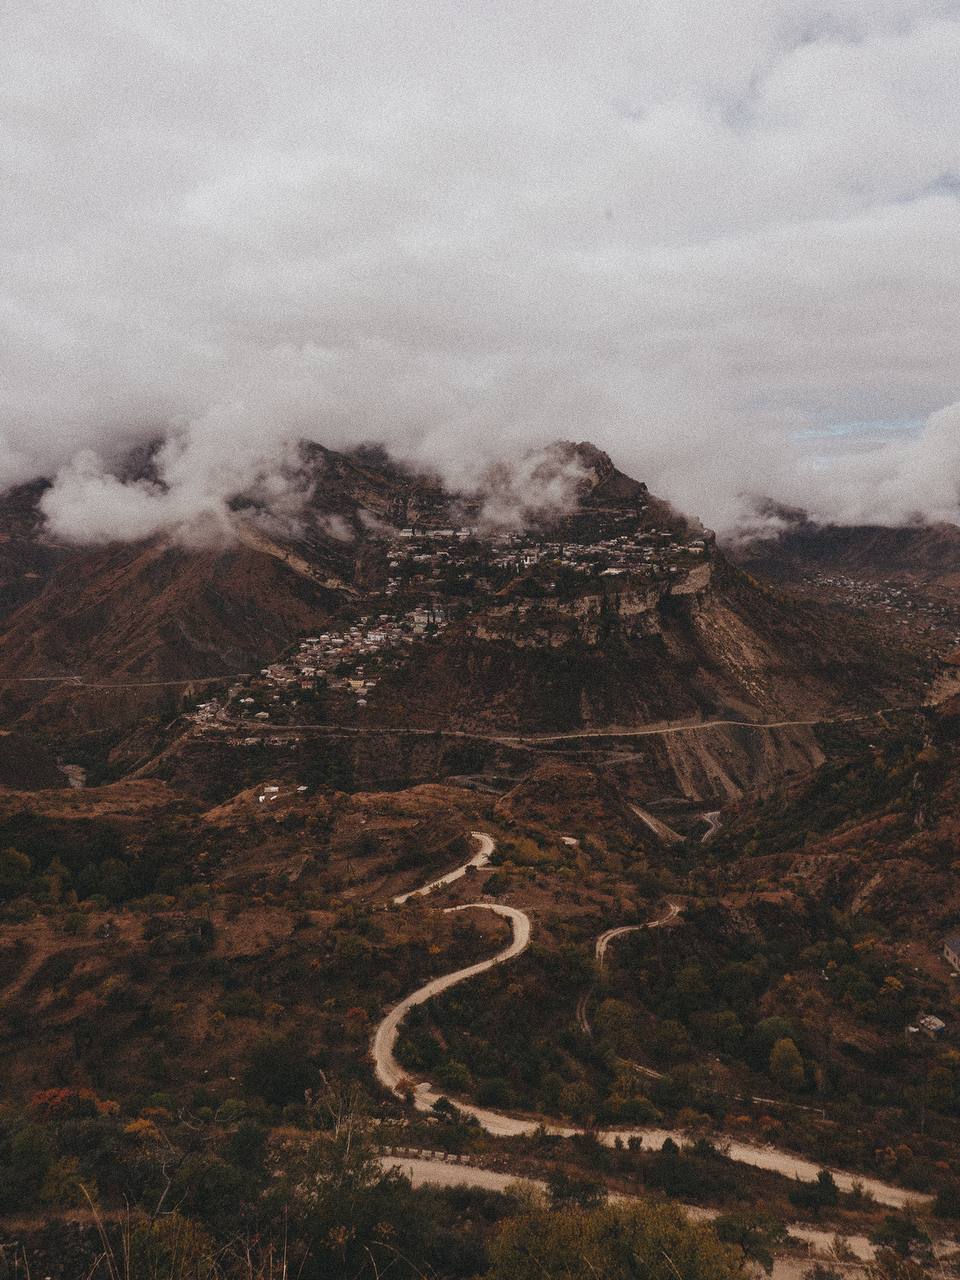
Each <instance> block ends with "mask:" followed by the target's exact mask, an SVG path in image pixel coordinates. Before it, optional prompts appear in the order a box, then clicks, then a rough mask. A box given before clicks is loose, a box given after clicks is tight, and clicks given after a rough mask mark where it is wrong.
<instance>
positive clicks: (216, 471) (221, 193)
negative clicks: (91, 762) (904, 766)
mask: <svg viewBox="0 0 960 1280" xmlns="http://www.w3.org/2000/svg"><path fill="white" fill-rule="evenodd" d="M0 25H2V29H0V154H2V163H3V179H4V180H3V182H2V184H0V485H3V484H9V483H12V482H15V481H18V480H21V479H24V478H27V477H29V476H31V475H34V474H36V473H37V472H45V473H53V472H58V473H59V480H58V486H57V488H56V489H55V491H54V492H55V497H54V499H53V502H52V505H51V510H52V511H53V512H54V515H55V517H57V518H59V519H60V520H61V524H62V529H61V531H62V532H70V530H71V528H73V532H74V533H75V534H77V536H80V534H82V532H83V526H84V518H85V516H84V513H85V511H86V512H87V513H88V514H89V513H90V512H92V511H95V510H99V511H100V513H101V515H100V517H98V518H99V519H100V523H101V525H102V523H103V515H102V513H103V512H104V511H106V512H107V513H108V517H109V519H110V520H114V519H115V520H116V521H117V528H118V531H121V532H127V531H132V532H135V533H137V532H144V531H150V530H151V529H152V528H154V527H158V526H162V525H163V524H164V523H173V524H176V523H178V522H181V521H183V520H184V519H187V518H189V516H190V514H191V513H192V512H193V511H195V510H196V509H198V508H204V507H205V506H210V505H211V504H212V505H213V506H216V504H217V503H222V500H223V497H224V495H225V494H227V493H229V492H230V491H231V490H233V489H235V488H236V487H237V486H238V485H242V484H243V483H244V482H245V479H246V478H247V477H248V476H249V475H252V474H254V473H257V472H261V471H263V470H264V468H266V469H267V470H269V469H270V467H271V466H272V464H273V460H274V459H280V460H282V458H283V456H284V447H285V442H287V441H289V440H290V439H293V438H296V437H297V436H301V435H303V436H309V437H311V438H314V439H317V440H320V441H323V442H325V443H329V444H332V445H334V446H336V445H338V444H344V443H347V442H351V441H357V440H362V439H379V440H385V441H387V442H388V443H390V444H391V445H392V447H393V448H395V449H396V450H397V451H399V452H400V453H402V454H404V455H405V456H408V457H412V458H415V459H420V460H426V461H429V462H430V463H431V464H433V465H435V466H440V467H442V468H443V469H444V470H445V471H446V472H447V473H448V474H449V475H450V476H451V477H453V478H454V479H456V478H467V479H469V477H470V475H472V474H474V473H475V471H476V468H477V467H478V465H479V464H480V462H481V461H482V460H483V459H486V458H488V457H490V456H495V455H497V454H499V453H508V452H509V451H511V450H514V449H516V448H517V447H519V446H521V445H528V444H536V443H540V442H543V441H547V440H551V439H554V438H557V437H563V438H575V439H590V440H593V441H594V442H595V443H597V444H599V445H601V446H602V447H604V448H606V449H608V450H609V451H610V453H611V454H612V455H613V456H614V459H615V460H616V461H617V462H618V463H619V464H620V465H622V466H623V467H625V468H626V469H627V470H630V471H631V472H633V473H634V474H636V475H639V476H640V477H642V478H644V479H646V480H647V481H648V483H650V485H651V487H652V488H654V489H656V490H657V491H659V492H662V493H664V494H666V495H667V496H669V497H671V498H673V499H675V500H676V501H677V502H678V503H680V504H681V505H682V506H683V507H685V508H686V509H687V510H688V511H690V512H691V513H693V514H697V515H700V516H701V517H703V518H704V519H705V520H707V521H708V522H710V523H712V524H714V525H717V526H720V527H727V526H729V525H731V524H732V523H734V522H735V521H736V520H737V519H738V517H739V516H740V515H741V514H742V513H743V512H744V511H745V510H748V509H749V506H750V503H751V501H752V500H753V498H754V496H755V495H758V494H761V495H767V494H769V495H771V496H773V497H775V498H778V499H783V500H787V501H792V502H800V503H802V504H803V505H805V506H807V507H808V508H810V509H811V510H812V511H814V512H815V513H816V514H818V515H820V516H822V517H824V518H827V517H831V518H838V519H844V520H860V519H887V520H899V519H904V518H910V517H911V516H913V515H915V514H917V513H922V514H924V515H926V516H928V517H930V518H940V517H944V516H947V517H950V516H953V515H956V514H957V510H956V505H957V493H958V483H960V407H958V402H960V360H958V355H960V305H958V300H960V217H958V214H960V203H958V198H960V93H958V91H957V86H958V83H960V3H957V2H954V0H837V2H836V3H819V2H816V0H785V2H784V3H779V2H778V0H727V2H726V3H724V4H716V3H712V2H710V0H634V2H632V3H626V2H621V0H593V2H592V3H590V4H585V3H583V2H582V0H578V2H577V3H572V2H570V0H550V2H549V3H547V2H546V0H542V2H541V0H509V2H507V0H483V2H482V3H470V2H469V0H455V2H454V0H430V3H426V2H420V0H383V2H380V0H284V2H283V3H282V4H277V3H276V2H275V0H270V3H266V2H265V0H229V2H228V0H179V2H178V3H177V4H176V5H170V4H163V5H159V4H154V3H152V2H151V0H99V2H98V0H29V2H28V0H10V2H9V3H8V4H7V5H6V6H5V7H4V11H3V17H2V19H0ZM158 433H160V434H163V435H164V436H166V437H168V438H169V441H170V443H169V445H168V447H167V449H166V451H165V454H164V467H165V469H166V478H167V480H168V483H169V490H168V492H167V493H165V494H157V493H153V494H149V493H145V492H143V491H140V490H135V491H132V492H129V491H126V490H120V487H119V485H117V484H114V483H113V482H111V481H110V480H109V479H105V478H104V469H105V468H107V469H108V468H109V465H110V458H111V456H113V455H114V454H115V453H116V451H117V450H118V449H120V448H122V447H124V446H125V445H126V444H128V443H131V442H133V441H136V440H137V439H142V438H144V437H146V436H155V435H157V434H158ZM90 450H93V451H94V455H95V456H91V454H90V453H89V452H88V451H90ZM278 487H281V486H279V485H278ZM58 494H59V495H61V496H62V498H63V501H62V502H61V503H60V506H59V507H58V506H57V497H56V495H58ZM58 513H59V514H58ZM71 522H72V523H71Z"/></svg>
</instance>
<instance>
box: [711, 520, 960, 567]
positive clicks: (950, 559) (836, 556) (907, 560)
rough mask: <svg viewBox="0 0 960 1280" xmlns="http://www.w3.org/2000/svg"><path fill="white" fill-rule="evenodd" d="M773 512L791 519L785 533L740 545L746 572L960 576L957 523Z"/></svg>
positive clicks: (737, 554)
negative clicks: (851, 520) (854, 521)
mask: <svg viewBox="0 0 960 1280" xmlns="http://www.w3.org/2000/svg"><path fill="white" fill-rule="evenodd" d="M772 514H775V515H777V516H778V517H780V518H781V519H782V520H784V521H786V523H785V527H784V528H783V529H782V531H781V532H780V533H779V534H777V535H776V536H775V537H769V538H767V537H764V538H757V539H754V540H751V541H747V542H744V543H740V544H738V545H736V546H735V547H733V548H732V549H731V552H732V554H733V555H734V556H735V558H736V559H737V561H738V563H740V564H742V565H743V566H744V567H745V568H748V569H750V570H751V571H754V572H757V573H761V574H763V575H765V576H768V577H771V578H774V579H782V580H793V579H796V578H798V577H801V576H802V575H804V574H806V573H810V572H814V571H821V572H833V573H850V574H854V575H868V576H881V577H889V576H891V575H899V574H904V575H907V576H909V577H911V578H914V579H916V580H917V581H920V582H936V581H938V580H942V579H953V575H956V574H957V573H958V572H960V528H958V527H957V526H956V525H953V524H929V525H928V524H915V525H899V526H895V525H836V524H815V523H814V522H813V521H811V520H810V519H808V518H807V517H806V516H805V515H804V514H803V513H802V512H797V511H784V510H781V509H776V510H775V511H774V512H773V513H772ZM953 585H954V586H955V585H956V580H955V579H954V580H953Z"/></svg>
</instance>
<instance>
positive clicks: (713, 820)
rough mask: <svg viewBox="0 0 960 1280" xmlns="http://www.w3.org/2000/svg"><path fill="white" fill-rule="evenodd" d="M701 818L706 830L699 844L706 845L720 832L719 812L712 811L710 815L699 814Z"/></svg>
mask: <svg viewBox="0 0 960 1280" xmlns="http://www.w3.org/2000/svg"><path fill="white" fill-rule="evenodd" d="M701 817H702V818H703V820H704V822H705V823H706V824H707V829H706V831H705V832H704V833H703V835H702V836H701V837H700V843H701V844H708V843H709V842H710V841H711V840H712V839H713V837H714V836H715V835H716V834H717V832H718V831H719V830H720V825H721V824H720V810H719V809H714V810H713V812H712V813H704V814H701Z"/></svg>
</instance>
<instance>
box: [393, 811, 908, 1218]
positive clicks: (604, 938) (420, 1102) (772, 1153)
mask: <svg viewBox="0 0 960 1280" xmlns="http://www.w3.org/2000/svg"><path fill="white" fill-rule="evenodd" d="M476 834H478V835H479V834H482V833H476ZM488 838H489V837H488ZM492 844H493V842H492V840H491V846H492ZM491 851H492V849H491ZM458 870H459V868H458ZM426 887H427V886H424V888H426ZM477 910H480V911H493V912H495V913H496V914H497V915H499V916H502V917H503V918H504V919H506V920H509V921H510V924H511V927H512V930H513V938H512V940H511V942H510V945H509V946H508V947H505V948H504V950H503V951H499V952H498V953H497V954H496V955H495V956H493V957H491V959H489V960H481V961H479V962H478V963H477V964H472V965H468V966H467V968H465V969H457V970H455V971H454V972H453V973H448V974H444V975H443V977H440V978H433V979H432V980H431V981H430V982H428V983H426V984H425V985H424V986H422V987H420V988H418V990H416V991H414V992H412V993H411V994H410V995H409V996H407V997H406V999H404V1000H401V1001H400V1003H399V1004H397V1005H394V1007H393V1008H392V1009H391V1010H390V1012H389V1013H388V1014H387V1015H386V1017H385V1018H384V1019H383V1021H382V1022H381V1023H380V1025H379V1026H378V1027H377V1030H376V1032H375V1034H374V1037H373V1043H372V1050H371V1051H372V1055H373V1061H374V1069H375V1071H376V1075H377V1079H378V1080H379V1081H380V1083H381V1084H382V1085H384V1086H385V1087H386V1088H387V1089H389V1090H391V1092H393V1093H403V1092H404V1090H405V1088H411V1087H412V1092H413V1102H414V1105H415V1106H416V1108H417V1110H418V1111H431V1110H432V1109H433V1107H434V1106H435V1104H436V1103H437V1102H439V1101H440V1099H441V1097H443V1096H444V1095H443V1094H441V1093H440V1092H439V1091H438V1090H436V1089H434V1088H433V1086H432V1085H431V1084H430V1083H429V1082H428V1081H423V1082H421V1083H419V1084H413V1082H412V1081H411V1080H410V1078H409V1077H408V1076H407V1074H406V1072H405V1071H404V1070H403V1068H402V1067H401V1065H400V1063H399V1062H398V1061H397V1058H396V1055H395V1052H394V1051H395V1049H396V1043H397V1037H398V1035H399V1032H400V1024H401V1023H402V1022H403V1019H404V1018H405V1017H406V1015H407V1013H408V1012H409V1010H410V1009H412V1008H413V1007H414V1006H415V1005H418V1004H424V1003H425V1002H426V1001H427V1000H430V999H431V998H432V997H433V996H435V995H439V994H440V993H441V992H442V991H447V990H449V988H450V987H453V986H456V985H457V984H458V983H460V982H466V981H467V979H469V978H472V977H475V976H476V975H477V974H480V973H485V972H487V970H489V969H492V968H494V967H495V966H496V965H500V964H505V963H506V962H507V961H508V960H512V959H513V958H514V957H515V956H518V955H520V954H521V952H523V951H524V950H525V949H526V947H527V946H528V945H529V942H530V931H531V925H530V917H529V916H528V915H527V914H526V913H525V912H523V911H520V910H519V909H518V908H516V907H507V906H503V905H501V904H497V903H485V902H471V903H466V904H464V905H463V906H460V907H448V908H447V911H448V912H450V911H477ZM680 910H681V907H680V904H679V903H678V902H673V901H671V902H670V903H669V908H668V910H667V911H666V912H665V913H664V915H662V916H659V917H658V918H657V919H656V920H653V921H650V922H649V923H648V924H646V925H623V926H621V927H619V928H617V929H608V930H607V931H606V932H605V933H602V934H601V935H600V937H599V938H598V939H597V943H596V954H597V959H598V961H599V962H602V960H603V955H604V953H605V951H606V949H607V947H608V946H609V945H610V942H611V941H612V940H613V939H614V938H616V937H619V936H621V935H622V934H624V933H629V932H631V931H632V930H635V929H643V928H659V927H661V926H662V925H664V924H666V923H667V922H668V921H670V920H672V919H674V918H675V917H676V916H677V915H678V914H679V913H680ZM456 1105H457V1106H458V1108H459V1109H460V1110H461V1111H463V1112H465V1113H466V1114H468V1115H471V1116H473V1117H474V1119H475V1120H476V1121H477V1122H478V1124H479V1125H480V1126H481V1128H483V1129H485V1130H486V1132H487V1133H490V1134H493V1135H494V1136H496V1137H518V1136H522V1135H529V1134H533V1133H535V1132H536V1131H537V1130H538V1129H540V1128H541V1127H542V1128H544V1129H545V1130H546V1131H547V1132H548V1133H552V1134H556V1135H558V1136H560V1137H567V1138H569V1137H574V1136H575V1135H577V1134H580V1133H583V1132H584V1131H583V1130H582V1129H579V1128H572V1127H570V1126H567V1125H554V1124H544V1122H543V1121H542V1120H539V1119H536V1118H534V1117H523V1116H514V1115H509V1114H507V1113H506V1112H502V1111H491V1110H488V1109H487V1108H484V1107H476V1106H474V1105H473V1104H472V1103H462V1102H458V1103H457V1104H456ZM597 1137H598V1139H599V1141H600V1142H602V1143H603V1144H604V1146H608V1147H612V1146H614V1145H615V1144H616V1143H617V1142H618V1141H619V1142H624V1143H626V1142H629V1140H630V1139H631V1138H639V1139H640V1141H641V1142H642V1143H643V1145H644V1146H645V1147H648V1148H652V1149H657V1150H659V1148H660V1147H662V1146H663V1144H664V1143H665V1142H666V1141H667V1139H668V1138H669V1139H671V1140H672V1141H673V1142H675V1143H677V1145H678V1146H685V1145H689V1143H690V1141H691V1139H690V1137H689V1136H688V1135H687V1134H685V1133H683V1132H681V1131H680V1130H676V1129H609V1130H603V1131H601V1132H599V1133H598V1134H597ZM727 1151H728V1154H729V1155H730V1157H731V1158H732V1159H734V1160H739V1161H740V1162H741V1163H743V1164H749V1165H753V1166H754V1167H755V1168H758V1169H768V1170H770V1171H772V1172H774V1173H781V1174H783V1175H784V1176H785V1177H787V1178H799V1179H800V1180H801V1181H803V1182H813V1181H815V1180H816V1178H817V1175H818V1174H819V1172H820V1170H821V1168H822V1167H823V1166H822V1165H819V1164H816V1163H815V1162H813V1161H812V1160H807V1159H805V1158H804V1157H802V1156H798V1155H795V1154H793V1153H792V1152H789V1151H782V1150H779V1149H777V1148H776V1147H769V1146H759V1145H754V1144H752V1143H747V1142H731V1143H730V1145H729V1147H728V1148H727ZM831 1172H832V1173H833V1176H834V1179H835V1180H836V1183H837V1186H838V1187H839V1188H840V1189H841V1190H842V1191H850V1190H852V1189H853V1186H854V1183H860V1184H861V1185H862V1186H863V1188H864V1189H865V1190H866V1191H868V1192H869V1194H870V1195H872V1196H873V1198H874V1199H875V1200H876V1201H877V1202H878V1203H879V1204H886V1205H891V1206H893V1207H894V1208H904V1207H906V1206H907V1205H910V1204H926V1203H929V1200H930V1197H929V1196H923V1195H920V1194H918V1193H917V1192H914V1191H906V1190H904V1189H903V1188H902V1187H893V1186H889V1185H887V1184H886V1183H883V1182H879V1181H877V1180H876V1179H874V1178H864V1177H860V1176H859V1175H857V1174H850V1173H845V1172H843V1171H842V1170H839V1169H834V1170H831Z"/></svg>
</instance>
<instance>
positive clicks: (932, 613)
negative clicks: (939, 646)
mask: <svg viewBox="0 0 960 1280" xmlns="http://www.w3.org/2000/svg"><path fill="white" fill-rule="evenodd" d="M805 581H806V582H807V583H808V584H811V585H813V586H815V587H816V588H817V589H818V590H819V591H826V592H827V593H828V594H829V595H830V596H832V597H834V598H836V599H839V600H841V601H842V602H843V603H844V604H846V605H849V606H851V607H855V608H861V609H873V610H875V611H877V612H879V613H883V614H885V615H887V616H888V617H889V618H890V620H891V622H896V621H898V620H907V619H911V620H913V622H914V624H915V623H916V621H917V620H918V619H923V620H924V621H925V622H926V623H928V624H929V627H930V629H931V630H936V631H937V632H945V633H946V634H947V638H948V639H950V640H951V641H952V642H953V643H955V644H958V645H960V609H958V608H957V606H956V605H955V604H953V603H951V602H948V601H946V600H941V599H936V598H932V597H929V596H926V595H924V594H923V593H922V592H921V591H917V590H916V589H914V588H913V587H910V586H907V585H905V584H904V583H903V582H896V581H891V580H889V579H886V580H884V581H880V582H876V581H872V580H870V579H863V578H851V577H849V576H847V575H846V574H826V573H815V574H811V575H808V576H807V578H806V579H805Z"/></svg>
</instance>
